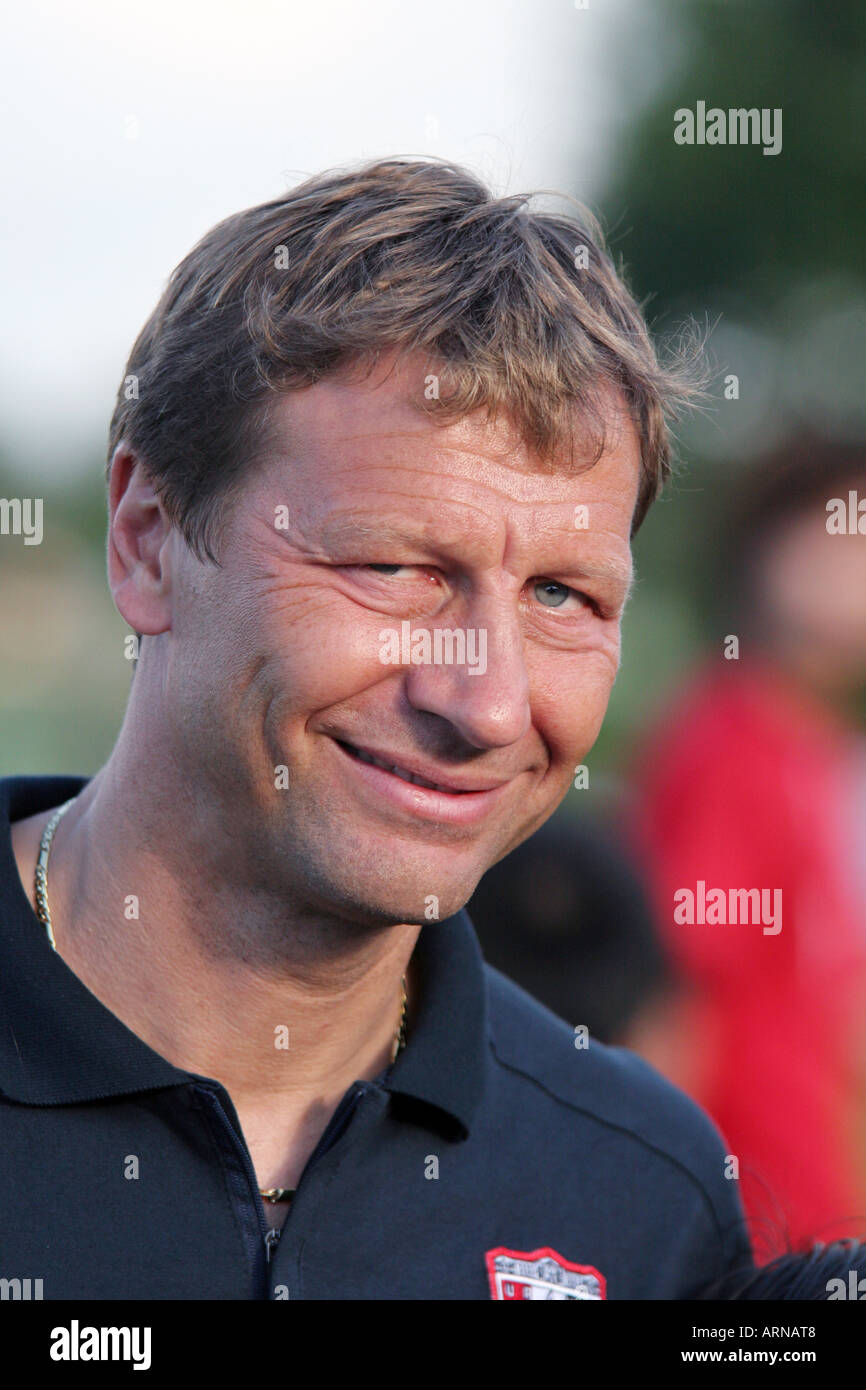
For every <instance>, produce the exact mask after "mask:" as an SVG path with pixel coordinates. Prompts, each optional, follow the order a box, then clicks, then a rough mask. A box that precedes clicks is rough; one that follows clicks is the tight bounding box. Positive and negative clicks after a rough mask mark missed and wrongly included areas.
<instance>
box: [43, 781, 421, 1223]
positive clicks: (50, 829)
mask: <svg viewBox="0 0 866 1390" xmlns="http://www.w3.org/2000/svg"><path fill="white" fill-rule="evenodd" d="M74 800H75V797H74V796H73V797H71V798H70V800H69V801H66V802H64V804H63V805H62V806H60V807H58V809H57V810H56V811H55V812H54V815H53V816H52V817H51V819H50V820H49V821H48V823H47V825H46V826H45V829H44V830H43V831H42V838H41V839H40V841H39V854H38V856H37V859H36V878H35V897H36V916H37V917H38V918H39V921H40V922H41V923H42V925H43V927H44V928H45V933H46V935H47V937H48V940H49V941H50V942H51V948H52V950H54V951H56V950H57V942H56V941H55V940H54V931H53V929H52V926H51V910H50V908H49V906H48V856H49V854H50V853H51V841H52V839H53V838H54V832H55V830H56V829H57V826H58V824H59V821H60V818H61V816H63V815H65V814H66V812H67V811H68V810H69V808H70V806H71V805H72V802H73V801H74ZM400 989H401V992H402V996H403V1003H402V1007H401V1009H400V1023H399V1025H398V1027H397V1033H396V1036H395V1038H394V1044H393V1047H392V1048H391V1064H392V1066H393V1064H394V1062H396V1060H397V1058H398V1056H399V1055H400V1053H401V1052H402V1051H403V1048H404V1047H405V1046H406V976H405V975H404V976H403V978H402V980H401V982H400ZM294 1195H295V1189H294V1188H293V1187H267V1188H261V1187H260V1188H259V1196H260V1197H264V1199H265V1201H267V1202H271V1203H272V1204H276V1203H277V1202H291V1200H292V1198H293V1197H294Z"/></svg>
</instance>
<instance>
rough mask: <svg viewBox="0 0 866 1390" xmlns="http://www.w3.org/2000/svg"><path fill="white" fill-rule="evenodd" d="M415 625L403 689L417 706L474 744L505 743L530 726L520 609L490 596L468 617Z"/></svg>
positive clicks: (527, 676)
mask: <svg viewBox="0 0 866 1390" xmlns="http://www.w3.org/2000/svg"><path fill="white" fill-rule="evenodd" d="M426 632H427V633H428V634H429V642H428V641H427V640H425V639H424V638H423V636H422V635H421V634H420V633H419V632H418V629H417V628H416V627H414V626H413V629H412V644H411V652H412V654H413V655H414V657H415V660H413V661H412V664H411V665H408V664H407V666H406V676H405V682H406V684H405V689H406V694H407V697H408V699H409V703H410V704H411V705H412V706H413V708H414V709H417V710H423V711H425V712H426V713H428V714H437V715H439V717H440V718H441V719H446V720H447V721H448V723H449V724H451V725H452V726H453V727H454V728H455V729H456V730H457V731H458V732H459V733H460V734H461V735H462V737H463V739H465V741H466V742H467V743H470V744H471V745H472V746H473V747H475V748H505V747H507V746H508V745H509V744H512V743H516V742H517V741H518V740H519V739H521V738H522V737H523V736H524V734H525V733H526V732H527V730H528V729H529V727H530V723H531V715H530V698H529V675H528V672H527V669H526V661H525V654H524V647H523V634H522V632H521V628H520V623H519V618H518V614H517V613H516V612H513V611H511V610H510V608H509V606H508V605H507V604H506V603H500V604H495V605H494V604H493V603H491V602H488V603H486V604H484V605H483V607H482V606H481V605H479V606H478V608H477V609H475V610H474V611H473V614H472V617H471V620H470V623H469V624H468V625H467V626H465V627H461V626H459V625H458V624H457V623H456V622H455V621H453V620H452V621H451V622H450V623H448V622H443V623H442V624H441V625H440V626H439V627H429V628H427V629H426Z"/></svg>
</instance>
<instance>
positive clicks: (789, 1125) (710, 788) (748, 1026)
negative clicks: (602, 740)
mask: <svg viewBox="0 0 866 1390" xmlns="http://www.w3.org/2000/svg"><path fill="white" fill-rule="evenodd" d="M864 785H866V783H864V781H863V754H862V751H861V749H860V746H859V743H858V741H857V740H856V739H855V738H854V737H853V736H852V734H851V733H850V731H849V730H847V729H846V728H843V727H842V726H840V725H839V724H838V723H836V722H835V721H834V719H833V717H832V716H830V715H829V714H828V713H827V712H826V711H825V710H824V709H823V707H820V706H817V705H816V704H813V703H811V702H809V701H807V700H806V699H805V698H804V697H800V696H797V695H795V694H793V693H792V692H791V691H790V690H789V689H788V688H787V686H786V685H785V684H783V682H782V680H781V678H780V677H779V676H777V675H776V674H775V673H774V672H773V671H772V670H771V669H770V668H769V667H767V666H763V665H762V664H759V663H758V662H753V663H752V664H747V663H746V662H744V661H741V662H727V661H721V662H719V664H718V665H713V667H712V668H711V669H709V670H707V671H706V672H704V673H702V674H701V676H700V677H699V678H698V680H697V681H696V682H695V684H694V685H693V686H692V688H691V689H690V690H689V691H688V692H687V694H686V696H685V697H684V698H683V699H682V700H681V702H679V703H678V704H677V705H676V706H675V707H674V708H672V709H668V710H667V711H666V714H665V717H664V722H663V725H662V726H661V727H659V728H657V729H656V730H655V733H654V735H653V736H652V738H651V739H650V741H649V744H648V749H647V752H646V755H645V757H644V759H643V763H642V766H641V768H640V772H639V778H638V786H639V799H638V806H639V816H638V824H637V838H638V848H639V850H640V852H641V853H642V855H644V856H645V857H646V867H647V871H648V873H649V877H650V882H651V885H652V888H653V891H654V894H655V898H656V901H657V905H658V919H659V927H660V931H661V933H662V935H663V938H664V940H665V941H666V943H667V945H668V947H669V949H670V951H671V952H672V954H673V957H674V961H675V963H676V964H678V965H679V968H680V971H681V973H682V975H683V976H684V977H685V979H686V980H687V981H689V982H690V983H691V984H692V986H693V988H694V991H695V1001H696V1009H695V1012H694V1016H695V1025H696V1032H695V1033H693V1034H691V1035H690V1036H689V1037H684V1038H683V1040H682V1046H683V1047H684V1048H691V1047H696V1048H698V1049H699V1052H700V1058H699V1063H700V1065H699V1071H698V1073H697V1074H696V1079H695V1080H694V1082H693V1084H692V1085H691V1086H690V1087H689V1089H691V1090H692V1092H693V1094H694V1096H695V1099H697V1100H698V1101H699V1102H700V1103H701V1104H702V1105H703V1106H704V1107H705V1108H706V1109H707V1110H708V1111H709V1112H710V1114H711V1115H712V1117H713V1118H714V1119H715V1121H716V1123H717V1124H718V1125H719V1127H720V1129H721V1130H722V1133H723V1135H724V1136H725V1137H726V1140H727V1142H728V1144H729V1146H730V1149H729V1151H730V1153H731V1154H732V1155H736V1156H737V1158H738V1159H739V1171H740V1184H741V1195H742V1197H743V1202H744V1205H745V1207H746V1213H747V1217H748V1219H749V1224H750V1231H751V1235H752V1239H753V1241H754V1243H755V1247H756V1251H757V1253H758V1256H759V1258H768V1257H769V1256H770V1254H772V1253H777V1252H778V1250H779V1249H780V1248H783V1247H784V1244H785V1243H786V1242H790V1243H791V1244H793V1245H801V1244H802V1243H804V1242H811V1241H812V1240H814V1239H822V1240H827V1239H835V1238H837V1237H840V1236H843V1235H852V1236H863V1235H864V1233H866V895H864V891H863V881H862V878H861V877H860V875H861V874H862V865H863V860H864V858H866V855H864V853H863V851H864V849H866V833H864V830H866V827H864V825H863V822H862V812H863V800H864V798H863V791H864ZM858 844H859V856H858V852H857V847H858ZM699 880H702V881H703V882H704V884H705V891H706V893H709V892H710V890H711V889H712V888H721V889H723V890H725V891H726V892H727V890H729V889H731V888H745V889H749V888H758V889H769V890H774V889H777V888H778V889H781V890H782V897H781V905H782V916H781V922H782V925H781V930H780V931H778V933H777V934H769V933H765V932H764V930H763V926H762V924H761V923H760V922H754V921H747V922H738V923H731V922H728V923H727V924H724V925H723V924H721V923H719V924H712V923H706V922H704V923H701V922H699V921H694V922H691V923H689V922H685V923H683V922H680V923H677V922H676V921H675V920H674V908H675V902H674V894H675V892H677V890H680V889H684V888H687V889H690V890H691V891H692V892H696V887H697V884H698V881H699ZM772 899H773V894H772V891H771V893H770V895H769V901H772ZM679 915H680V916H682V915H683V914H682V913H680V914H679ZM690 1032H691V1030H690ZM780 1238H781V1241H780Z"/></svg>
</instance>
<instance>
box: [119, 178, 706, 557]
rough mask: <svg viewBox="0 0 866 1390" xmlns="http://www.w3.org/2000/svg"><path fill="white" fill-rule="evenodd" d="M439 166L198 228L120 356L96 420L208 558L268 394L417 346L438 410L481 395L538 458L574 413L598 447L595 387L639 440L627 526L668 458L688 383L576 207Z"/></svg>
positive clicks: (315, 185) (290, 196) (557, 441)
mask: <svg viewBox="0 0 866 1390" xmlns="http://www.w3.org/2000/svg"><path fill="white" fill-rule="evenodd" d="M528 202H529V198H528V196H526V195H519V196H510V197H503V198H496V197H494V196H493V195H492V194H491V192H490V190H489V189H487V188H486V187H485V186H484V185H483V184H482V183H481V182H480V181H479V180H478V179H477V178H476V177H475V176H474V175H473V174H471V173H470V172H468V171H467V170H465V169H463V168H460V167H459V166H457V165H454V164H450V163H446V162H444V161H438V160H401V159H388V160H381V161H377V162H374V163H369V164H366V165H364V166H362V167H361V168H359V169H356V170H350V171H342V170H337V171H330V172H328V173H325V174H322V175H320V176H318V177H315V178H312V179H309V180H307V181H306V182H304V183H302V184H300V185H299V186H298V187H297V188H295V189H293V190H292V191H291V192H289V193H287V194H286V195H285V196H283V197H281V198H277V199H275V200H274V201H273V202H269V203H262V204H260V205H259V206H257V207H253V208H248V209H247V210H246V211H244V212H239V213H235V214H234V215H233V216H231V217H228V218H226V219H225V220H224V221H222V222H219V223H218V224H217V225H216V226H215V227H213V228H212V229H211V230H210V231H209V232H208V233H207V234H206V235H205V236H204V237H203V238H202V239H201V241H199V242H198V244H197V245H196V246H195V247H194V248H193V250H192V251H190V253H189V254H188V255H187V256H186V257H185V258H184V259H183V260H182V261H181V262H180V264H179V265H178V266H177V267H176V269H175V270H174V272H173V274H172V275H171V277H170V279H169V282H168V284H167V286H166V289H165V291H164V293H163V295H162V298H161V299H160V301H159V303H158V304H157V306H156V309H155V310H154V312H153V314H152V315H151V317H150V318H149V319H148V321H147V323H146V324H145V326H144V328H143V329H142V331H141V333H140V334H139V336H138V338H137V340H136V342H135V345H134V347H133V349H132V352H131V354H130V357H129V360H128V362H127V364H126V368H125V371H124V380H123V382H122V383H121V386H120V389H119V391H118V396H117V403H116V405H115V408H114V412H113V415H112V419H111V426H110V431H109V446H108V466H109V468H110V464H111V459H112V457H113V455H114V452H115V449H116V447H117V445H118V444H119V443H120V442H121V441H123V442H124V443H125V444H126V445H127V446H129V447H130V448H132V449H133V450H134V451H135V452H136V453H137V454H138V456H139V457H140V458H141V460H142V463H143V464H144V466H145V468H146V469H147V471H148V473H149V474H150V476H151V478H152V479H153V482H154V485H155V487H156V488H157V490H158V492H159V493H160V496H161V497H162V500H163V503H164V505H165V507H166V510H167V512H168V514H169V516H170V517H171V519H172V521H173V522H174V523H175V524H176V525H177V526H178V527H179V528H180V529H181V531H182V533H183V535H184V536H185V538H186V540H187V542H188V544H189V545H190V546H191V547H192V549H193V550H194V551H195V553H196V554H197V555H198V556H199V558H202V557H203V555H206V556H207V557H208V558H209V559H211V560H214V561H216V556H215V554H214V550H213V539H214V536H215V534H216V533H217V531H218V526H219V522H220V518H221V515H222V511H223V508H222V507H221V504H222V503H223V502H225V501H226V500H227V499H228V498H229V496H230V495H232V494H235V493H236V492H237V491H238V489H239V487H240V485H241V483H242V480H243V476H244V473H245V470H246V469H247V468H248V467H249V466H250V464H251V462H253V461H254V459H255V456H256V453H257V452H258V451H260V449H261V444H262V439H263V429H264V425H265V421H266V417H267V406H268V404H269V402H270V401H272V400H273V398H274V395H275V393H277V392H285V391H290V390H292V389H296V388H299V387H303V386H308V385H311V384H312V383H314V382H316V381H318V380H320V379H321V378H322V377H324V376H326V375H328V374H329V373H333V372H336V371H338V370H339V369H341V368H343V367H351V366H352V365H353V364H354V363H360V364H362V365H363V364H364V363H369V364H370V366H371V367H372V366H373V365H374V364H375V361H376V359H377V357H378V356H379V355H380V354H381V353H382V352H384V351H389V350H394V349H396V350H397V351H398V352H399V353H404V352H407V353H408V352H413V351H419V350H420V351H423V352H426V353H428V354H429V355H430V357H431V358H432V359H435V361H436V362H437V363H440V364H442V367H443V369H444V374H443V378H442V380H443V387H442V388H441V389H440V397H439V399H438V400H434V401H426V400H424V401H421V402H419V404H421V405H422V408H424V409H425V410H426V409H429V410H433V411H435V412H437V413H439V414H441V416H442V417H443V418H444V419H455V418H458V417H459V416H461V415H464V414H466V413H468V412H469V411H471V410H473V409H476V408H478V407H481V406H486V408H487V411H488V414H490V415H495V414H497V413H498V412H499V411H500V410H503V411H505V412H507V413H508V414H509V415H510V416H511V417H512V418H513V419H514V420H516V422H517V424H518V426H519V428H520V431H521V434H522V436H523V438H524V440H525V442H526V444H527V445H528V446H530V447H531V448H532V449H533V450H535V451H536V452H537V454H539V455H540V456H542V457H546V456H549V455H550V453H551V452H552V450H553V449H554V448H561V447H562V446H563V445H564V444H565V442H566V441H568V442H569V444H571V445H573V430H574V423H575V418H576V417H577V418H578V419H579V420H580V424H581V430H582V432H583V433H584V436H585V435H586V432H587V431H588V432H590V433H592V434H593V437H594V438H595V441H596V444H597V453H596V457H599V456H600V454H601V452H602V450H603V448H604V430H603V425H602V424H601V421H602V410H601V399H602V397H601V392H602V390H603V388H604V387H606V386H608V387H609V386H610V385H613V386H615V387H616V388H617V389H618V390H619V391H620V392H621V393H622V395H623V396H624V398H625V400H626V402H627V404H628V407H629V410H630V413H631V415H632V418H633V420H634V422H635V426H636V428H637V431H638V435H639V439H640V445H641V459H642V477H641V482H640V490H639V496H638V502H637V506H636V509H635V515H634V519H633V524H632V530H633V531H635V530H637V527H638V526H639V525H640V523H641V521H642V520H643V518H644V516H645V515H646V512H647V510H648V508H649V506H650V504H651V502H652V500H653V498H654V497H655V496H656V495H657V493H658V491H659V490H660V488H661V486H662V484H663V483H664V481H665V480H666V478H667V476H668V474H669V471H670V441H669V431H668V420H669V419H671V418H676V416H677V415H678V413H679V410H680V408H681V406H682V405H683V404H685V403H686V402H687V401H688V399H689V397H690V395H691V382H690V379H689V373H688V371H687V370H684V368H683V366H682V364H681V363H676V364H671V365H667V366H663V365H662V364H661V363H660V361H659V358H658V356H657V354H656V351H655V349H654V347H653V345H652V342H651V340H650V337H649V334H648V332H647V328H646V325H645V324H644V321H643V318H642V317H641V313H640V310H639V309H638V307H637V305H636V303H635V302H634V300H633V299H632V297H631V295H630V294H629V292H628V290H627V289H626V288H625V286H624V284H623V282H622V280H621V278H620V276H619V275H618V274H617V271H616V270H615V268H614V266H613V264H612V262H611V260H610V258H609V255H608V254H607V252H606V250H605V247H604V242H603V238H602V234H601V232H600V229H599V227H598V225H597V223H596V221H595V220H594V218H592V216H591V215H590V214H589V213H587V212H586V211H585V210H583V209H581V210H580V216H579V218H573V217H566V216H560V215H554V214H551V213H543V212H538V211H531V210H530V209H529V207H528Z"/></svg>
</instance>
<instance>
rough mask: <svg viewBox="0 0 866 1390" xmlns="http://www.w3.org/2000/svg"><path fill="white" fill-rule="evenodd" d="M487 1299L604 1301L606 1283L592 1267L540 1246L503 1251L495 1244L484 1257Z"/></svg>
mask: <svg viewBox="0 0 866 1390" xmlns="http://www.w3.org/2000/svg"><path fill="white" fill-rule="evenodd" d="M485 1259H486V1261H487V1274H488V1277H489V1279H490V1297H491V1298H494V1299H501V1300H502V1301H503V1302H504V1301H506V1300H507V1301H508V1302H515V1301H516V1300H520V1299H522V1300H524V1301H525V1300H526V1299H535V1298H540V1299H548V1298H550V1299H560V1298H591V1299H606V1298H607V1284H606V1282H605V1278H604V1275H603V1274H600V1273H599V1271H598V1270H597V1269H595V1268H594V1266H593V1265H576V1264H572V1262H571V1260H566V1259H564V1258H563V1256H562V1255H559V1254H557V1252H556V1251H555V1250H551V1249H550V1247H549V1246H544V1247H543V1248H542V1249H541V1250H531V1251H525V1250H507V1249H506V1248H505V1246H504V1245H499V1246H497V1247H496V1249H495V1250H488V1251H487V1253H486V1256H485Z"/></svg>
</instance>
